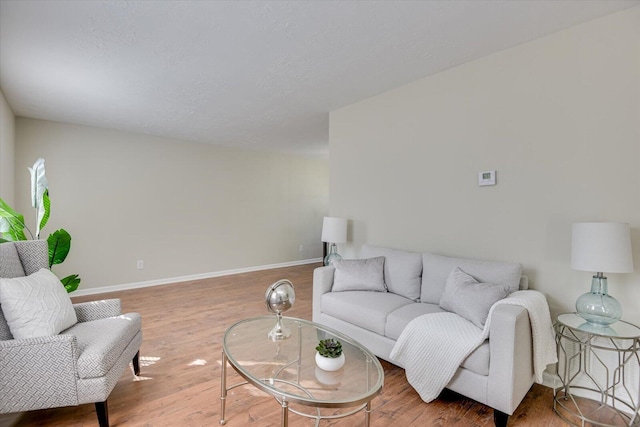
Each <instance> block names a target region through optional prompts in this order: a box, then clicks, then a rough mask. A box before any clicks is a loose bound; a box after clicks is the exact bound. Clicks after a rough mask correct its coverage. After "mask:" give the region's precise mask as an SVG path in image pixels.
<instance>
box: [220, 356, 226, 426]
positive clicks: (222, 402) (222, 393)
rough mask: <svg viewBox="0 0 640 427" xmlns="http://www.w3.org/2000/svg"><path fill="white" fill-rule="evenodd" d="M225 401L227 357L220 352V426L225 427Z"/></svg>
mask: <svg viewBox="0 0 640 427" xmlns="http://www.w3.org/2000/svg"><path fill="white" fill-rule="evenodd" d="M226 401H227V355H226V354H224V351H223V352H222V372H221V373H220V425H225V424H226V423H227V421H226V420H225V419H224V410H225V403H226Z"/></svg>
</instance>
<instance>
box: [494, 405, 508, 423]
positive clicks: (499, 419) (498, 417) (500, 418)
mask: <svg viewBox="0 0 640 427" xmlns="http://www.w3.org/2000/svg"><path fill="white" fill-rule="evenodd" d="M493 422H494V423H495V424H496V427H507V423H508V422H509V415H508V414H505V413H504V412H500V411H498V410H497V409H494V410H493Z"/></svg>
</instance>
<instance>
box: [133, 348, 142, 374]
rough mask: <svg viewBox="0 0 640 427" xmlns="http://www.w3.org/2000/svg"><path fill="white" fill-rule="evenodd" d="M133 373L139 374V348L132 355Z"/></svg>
mask: <svg viewBox="0 0 640 427" xmlns="http://www.w3.org/2000/svg"><path fill="white" fill-rule="evenodd" d="M132 362H133V373H134V374H135V375H136V376H138V375H140V350H138V352H137V353H136V355H135V356H133V360H132Z"/></svg>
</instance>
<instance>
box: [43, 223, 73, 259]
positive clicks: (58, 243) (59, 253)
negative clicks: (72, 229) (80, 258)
mask: <svg viewBox="0 0 640 427" xmlns="http://www.w3.org/2000/svg"><path fill="white" fill-rule="evenodd" d="M47 242H48V243H49V268H51V267H52V266H54V265H56V264H60V263H61V262H63V261H64V260H65V258H67V255H68V254H69V250H70V249H71V235H69V233H68V232H67V230H65V229H64V228H61V229H60V230H56V231H54V232H53V233H51V234H50V235H49V237H48V238H47Z"/></svg>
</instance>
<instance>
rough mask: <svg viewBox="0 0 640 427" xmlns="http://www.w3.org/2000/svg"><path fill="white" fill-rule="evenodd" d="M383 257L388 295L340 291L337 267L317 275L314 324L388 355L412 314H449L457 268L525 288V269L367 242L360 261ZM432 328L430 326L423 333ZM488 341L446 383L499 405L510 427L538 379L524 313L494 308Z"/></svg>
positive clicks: (498, 419) (499, 419)
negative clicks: (444, 303) (450, 283)
mask: <svg viewBox="0 0 640 427" xmlns="http://www.w3.org/2000/svg"><path fill="white" fill-rule="evenodd" d="M381 256H382V257H384V282H385V287H386V292H373V291H368V290H355V291H349V290H347V291H336V290H337V289H335V288H336V287H335V286H334V272H335V268H334V267H333V266H326V267H320V268H317V269H316V270H315V271H314V275H313V321H314V322H317V323H321V324H323V325H326V326H329V327H331V328H334V329H336V330H338V331H340V332H343V333H345V334H346V335H348V336H350V337H352V338H354V339H355V340H357V341H359V342H360V343H361V344H363V345H364V346H365V347H367V348H368V349H370V350H371V351H372V352H373V353H374V354H376V355H377V356H378V357H380V358H382V359H384V360H387V361H389V362H391V363H394V362H393V361H392V360H390V357H389V355H390V353H391V350H392V349H393V347H394V345H395V343H396V340H397V339H398V337H399V336H400V334H401V332H402V330H403V329H404V327H405V326H406V325H407V324H408V323H409V322H410V321H411V320H412V319H414V318H415V317H417V316H420V315H422V314H427V313H435V312H441V311H444V310H443V309H442V308H441V307H440V306H439V301H440V298H441V296H442V294H443V292H444V288H445V283H446V281H447V277H448V276H449V274H450V273H451V271H452V270H453V269H454V268H455V267H459V268H460V269H462V270H464V271H465V272H466V273H468V274H469V275H471V276H473V277H474V278H475V279H477V280H478V281H480V282H485V283H496V284H504V285H505V286H509V288H510V290H511V291H515V290H518V289H526V288H527V287H528V281H527V278H526V276H521V266H520V265H519V264H513V263H498V262H487V261H481V260H474V259H463V258H452V257H445V256H440V255H436V254H432V253H413V252H407V251H401V250H394V249H389V248H381V247H375V246H369V245H364V246H363V247H362V248H361V251H360V255H359V258H361V259H371V258H374V257H381ZM425 333H428V331H425ZM489 334H490V335H489V339H487V340H486V341H485V342H484V343H483V344H482V345H481V346H480V347H478V348H477V349H476V350H475V351H474V352H473V353H471V354H470V355H469V356H468V357H467V358H466V360H464V362H463V363H462V365H461V366H460V367H459V369H458V370H457V372H456V374H455V375H454V377H453V379H452V380H451V381H450V382H449V384H448V385H447V388H448V389H451V390H453V391H455V392H457V393H460V394H462V395H464V396H467V397H469V398H471V399H474V400H476V401H478V402H481V403H483V404H485V405H488V406H490V407H492V408H494V419H495V423H496V425H497V426H501V425H506V423H507V421H508V416H509V415H511V414H513V412H514V411H515V409H516V408H517V407H518V405H519V404H520V402H521V401H522V399H523V398H524V396H525V395H526V393H527V391H528V390H529V389H530V388H531V386H532V384H533V382H534V368H533V344H532V333H531V325H530V322H529V314H528V312H527V310H526V309H525V308H523V307H520V306H515V305H509V304H503V305H499V306H497V307H496V308H495V310H494V311H493V314H492V318H491V322H490V332H489Z"/></svg>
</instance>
